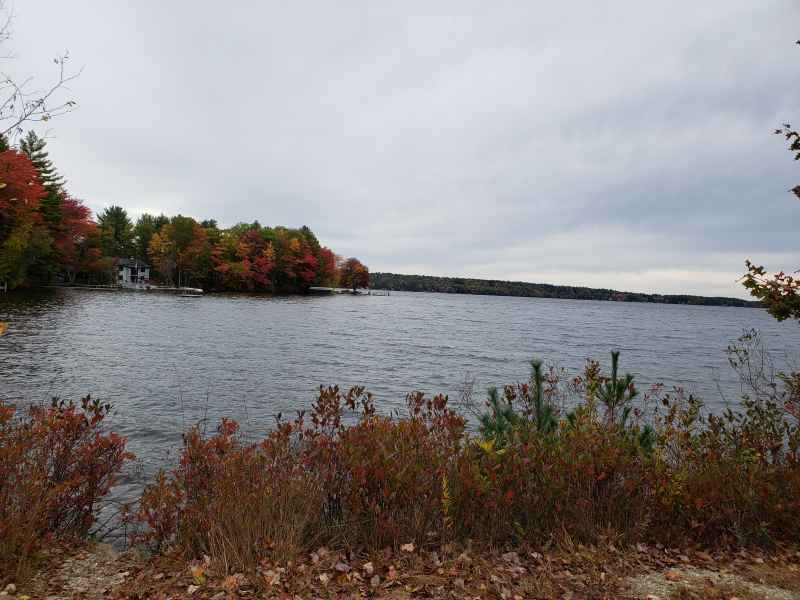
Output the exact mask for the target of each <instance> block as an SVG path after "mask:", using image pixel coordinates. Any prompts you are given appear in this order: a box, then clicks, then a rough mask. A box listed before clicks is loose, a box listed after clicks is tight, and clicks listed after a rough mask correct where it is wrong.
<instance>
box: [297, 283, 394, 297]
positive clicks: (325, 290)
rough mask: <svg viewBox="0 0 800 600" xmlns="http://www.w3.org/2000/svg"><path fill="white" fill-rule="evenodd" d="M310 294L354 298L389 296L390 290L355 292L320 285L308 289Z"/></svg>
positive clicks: (348, 289)
mask: <svg viewBox="0 0 800 600" xmlns="http://www.w3.org/2000/svg"><path fill="white" fill-rule="evenodd" d="M308 291H309V293H311V294H350V295H354V296H388V295H389V291H388V290H370V289H366V290H364V289H361V290H355V291H353V290H352V289H350V288H335V287H323V286H318V285H312V286H311V287H310V288H308Z"/></svg>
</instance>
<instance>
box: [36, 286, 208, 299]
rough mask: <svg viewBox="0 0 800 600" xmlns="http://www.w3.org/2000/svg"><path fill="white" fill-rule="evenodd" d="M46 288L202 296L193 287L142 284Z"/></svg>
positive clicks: (200, 292) (201, 293)
mask: <svg viewBox="0 0 800 600" xmlns="http://www.w3.org/2000/svg"><path fill="white" fill-rule="evenodd" d="M45 287H48V288H60V289H72V290H93V291H103V292H150V293H154V294H172V295H174V296H183V297H196V296H202V295H203V290H202V289H201V288H193V287H186V286H181V287H168V286H160V285H149V284H143V283H138V284H137V283H129V284H124V285H85V284H72V285H48V286H45Z"/></svg>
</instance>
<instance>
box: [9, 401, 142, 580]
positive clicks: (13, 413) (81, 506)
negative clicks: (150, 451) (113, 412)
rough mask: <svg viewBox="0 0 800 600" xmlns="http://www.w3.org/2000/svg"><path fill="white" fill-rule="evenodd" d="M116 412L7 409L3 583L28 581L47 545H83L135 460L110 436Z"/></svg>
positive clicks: (64, 407)
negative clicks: (109, 421) (107, 426)
mask: <svg viewBox="0 0 800 600" xmlns="http://www.w3.org/2000/svg"><path fill="white" fill-rule="evenodd" d="M110 409H111V406H110V405H108V404H102V403H100V402H98V401H97V400H92V399H91V398H90V397H89V396H87V397H85V398H83V399H82V400H81V403H80V406H76V405H75V404H73V403H72V402H69V403H66V402H63V401H58V400H54V401H53V402H52V404H51V405H50V406H46V407H44V406H32V407H30V408H28V409H27V410H26V411H24V412H22V413H21V414H20V413H19V412H18V411H17V409H16V407H15V406H14V405H11V404H7V403H4V402H1V401H0V580H2V579H8V578H14V579H16V578H22V577H24V575H25V574H26V572H27V570H28V569H29V567H30V566H31V562H32V560H34V559H35V556H36V554H37V552H38V551H39V550H40V549H41V548H42V546H43V544H44V543H45V542H47V541H49V540H52V539H54V538H60V539H68V538H71V537H83V536H85V535H87V534H88V533H89V531H90V528H91V526H92V524H93V523H94V520H95V516H96V513H97V510H98V503H99V501H100V500H101V499H102V498H103V497H104V496H105V495H106V494H107V493H108V491H109V490H110V489H111V487H112V486H113V485H114V482H115V477H116V475H117V474H118V473H119V472H120V470H121V468H122V466H123V464H124V463H125V462H126V461H128V460H130V459H132V458H133V455H132V454H130V453H129V452H126V451H125V442H126V441H125V439H124V438H122V437H120V436H118V435H116V434H114V433H103V432H102V423H103V421H104V420H105V419H106V417H107V416H108V414H109V411H110Z"/></svg>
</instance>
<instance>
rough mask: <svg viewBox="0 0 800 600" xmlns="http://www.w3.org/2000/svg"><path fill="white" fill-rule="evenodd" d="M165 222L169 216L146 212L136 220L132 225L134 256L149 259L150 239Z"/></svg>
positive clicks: (167, 221)
mask: <svg viewBox="0 0 800 600" xmlns="http://www.w3.org/2000/svg"><path fill="white" fill-rule="evenodd" d="M167 223H169V218H168V217H167V216H166V215H159V216H157V217H156V216H154V215H151V214H148V213H144V214H143V215H142V216H140V217H139V218H138V219H137V220H136V225H134V226H133V247H134V256H135V257H136V258H138V259H139V260H144V261H147V260H148V259H149V254H148V253H149V251H150V250H149V249H150V240H152V239H153V236H154V235H155V234H156V233H158V232H159V231H161V228H162V227H164V225H166V224H167Z"/></svg>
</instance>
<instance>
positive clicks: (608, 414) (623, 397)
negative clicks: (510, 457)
mask: <svg viewBox="0 0 800 600" xmlns="http://www.w3.org/2000/svg"><path fill="white" fill-rule="evenodd" d="M531 367H532V369H531V378H530V381H529V383H528V384H526V385H519V386H517V387H516V388H515V387H513V386H507V387H506V388H505V391H504V394H503V395H502V396H501V394H500V393H499V392H498V390H497V388H495V387H493V388H489V390H488V398H487V401H486V408H487V410H486V412H484V413H483V414H481V415H480V416H479V422H480V432H481V435H482V437H483V439H484V440H487V441H491V442H492V444H493V446H494V447H495V448H502V447H505V446H506V445H507V444H508V443H509V442H510V441H511V440H512V438H513V437H514V436H520V435H523V436H527V435H531V434H533V435H536V436H550V435H552V434H554V433H555V432H556V431H557V430H558V428H559V416H558V412H557V411H556V409H555V408H554V407H553V405H552V403H551V402H550V401H549V400H548V398H547V394H546V393H545V391H544V374H543V372H542V361H540V360H533V361H531ZM586 390H587V394H588V396H587V402H588V404H587V405H585V406H583V408H582V409H579V410H586V409H587V408H588V407H589V406H596V407H602V412H603V413H604V414H602V415H601V416H600V418H601V419H602V422H603V423H605V425H606V426H607V427H610V428H612V429H615V430H617V431H619V433H620V435H623V436H633V437H635V438H636V443H637V444H638V446H639V447H640V448H641V449H642V450H644V451H645V452H650V451H651V450H652V449H653V447H654V445H655V442H656V438H655V431H654V429H653V428H652V426H650V425H644V426H640V425H638V424H631V423H630V417H631V414H632V413H633V406H632V403H633V400H634V398H636V397H637V396H638V394H639V392H638V390H637V389H636V387H635V385H634V377H633V375H631V374H630V373H626V374H625V375H624V376H620V375H619V351H616V350H615V351H612V352H611V376H610V377H604V376H602V375H600V374H599V372H597V373H596V375H595V378H594V379H593V380H590V381H589V380H587V388H586ZM589 410H592V412H593V410H594V409H589ZM565 424H566V425H567V426H571V427H573V428H574V427H577V426H578V417H577V413H576V412H575V411H571V412H569V413H568V414H567V415H566V421H565Z"/></svg>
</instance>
